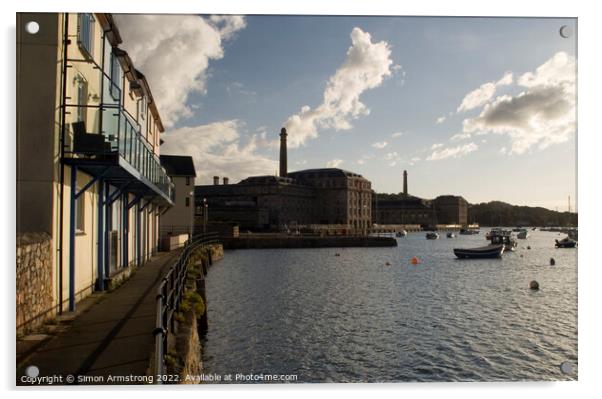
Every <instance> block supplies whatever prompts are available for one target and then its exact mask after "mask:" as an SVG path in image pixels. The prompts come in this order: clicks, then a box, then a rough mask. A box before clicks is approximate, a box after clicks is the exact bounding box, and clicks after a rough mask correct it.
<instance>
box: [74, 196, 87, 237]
mask: <svg viewBox="0 0 602 399" xmlns="http://www.w3.org/2000/svg"><path fill="white" fill-rule="evenodd" d="M79 190H81V187H77V192H79ZM85 198H86V194H85V193H82V194H81V195H80V196H79V197H77V200H76V201H75V229H76V230H77V232H78V233H85V231H86V202H85Z"/></svg>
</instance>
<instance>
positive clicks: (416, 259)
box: [410, 256, 418, 265]
mask: <svg viewBox="0 0 602 399" xmlns="http://www.w3.org/2000/svg"><path fill="white" fill-rule="evenodd" d="M410 263H411V264H413V265H417V264H418V258H417V257H415V256H414V257H413V258H412V260H411V261H410Z"/></svg>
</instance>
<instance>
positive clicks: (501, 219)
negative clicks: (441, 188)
mask: <svg viewBox="0 0 602 399" xmlns="http://www.w3.org/2000/svg"><path fill="white" fill-rule="evenodd" d="M468 220H469V221H470V222H476V223H479V224H480V225H481V226H577V214H576V213H572V212H571V213H569V212H556V211H552V210H550V209H546V208H542V207H532V206H518V205H511V204H507V203H505V202H501V201H491V202H487V203H480V204H470V205H469V206H468Z"/></svg>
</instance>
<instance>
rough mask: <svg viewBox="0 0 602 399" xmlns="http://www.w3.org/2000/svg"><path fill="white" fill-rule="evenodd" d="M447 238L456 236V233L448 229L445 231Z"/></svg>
mask: <svg viewBox="0 0 602 399" xmlns="http://www.w3.org/2000/svg"><path fill="white" fill-rule="evenodd" d="M447 238H456V235H455V234H454V233H453V232H451V231H450V232H448V233H447Z"/></svg>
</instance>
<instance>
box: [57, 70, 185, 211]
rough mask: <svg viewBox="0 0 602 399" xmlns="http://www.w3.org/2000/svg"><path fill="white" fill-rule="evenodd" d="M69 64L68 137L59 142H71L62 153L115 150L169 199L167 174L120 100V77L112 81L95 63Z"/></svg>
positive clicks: (112, 152)
mask: <svg viewBox="0 0 602 399" xmlns="http://www.w3.org/2000/svg"><path fill="white" fill-rule="evenodd" d="M73 66H74V67H72V68H68V69H67V76H66V81H67V83H68V84H70V85H72V88H71V89H70V90H71V92H72V94H71V95H69V96H68V97H66V99H65V109H66V111H67V112H66V114H67V116H66V119H65V123H66V124H67V125H68V128H67V129H65V134H67V135H69V136H70V137H69V139H67V138H65V140H64V141H63V142H64V143H71V144H70V145H68V146H66V147H65V155H66V156H71V157H72V156H74V155H75V154H77V156H94V157H96V158H98V157H99V156H102V155H113V156H114V155H116V154H118V155H119V157H121V158H122V159H123V160H125V161H126V162H127V163H128V164H129V165H130V166H131V167H132V168H133V169H135V170H136V171H137V172H138V173H139V175H140V176H139V179H140V180H141V181H143V182H144V183H145V184H146V185H149V184H152V185H154V186H155V187H156V188H158V189H159V190H160V191H161V192H162V193H163V194H165V196H167V197H168V198H170V199H171V200H172V201H173V199H174V195H175V190H174V184H173V182H172V180H171V178H170V177H169V176H168V175H167V173H166V172H165V169H164V168H163V167H162V166H161V162H160V161H159V157H158V156H157V155H156V154H155V153H154V151H153V145H152V144H151V143H150V142H148V141H147V139H146V137H145V136H144V135H143V134H142V130H141V127H140V125H139V124H138V122H137V121H136V120H135V119H134V118H133V117H132V115H130V114H129V113H128V112H127V110H125V109H124V108H123V106H122V104H121V101H122V91H121V88H120V86H119V85H118V83H119V82H120V81H121V79H118V82H114V81H113V80H112V79H111V78H110V76H108V75H107V74H106V73H104V72H103V70H102V69H101V68H99V67H98V65H96V64H94V65H92V64H90V63H88V62H83V61H82V62H77V63H76V62H74V63H73Z"/></svg>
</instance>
